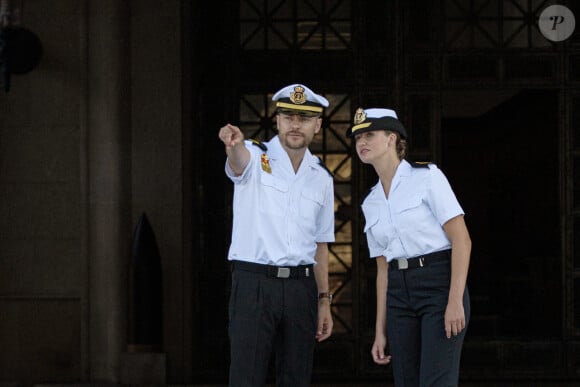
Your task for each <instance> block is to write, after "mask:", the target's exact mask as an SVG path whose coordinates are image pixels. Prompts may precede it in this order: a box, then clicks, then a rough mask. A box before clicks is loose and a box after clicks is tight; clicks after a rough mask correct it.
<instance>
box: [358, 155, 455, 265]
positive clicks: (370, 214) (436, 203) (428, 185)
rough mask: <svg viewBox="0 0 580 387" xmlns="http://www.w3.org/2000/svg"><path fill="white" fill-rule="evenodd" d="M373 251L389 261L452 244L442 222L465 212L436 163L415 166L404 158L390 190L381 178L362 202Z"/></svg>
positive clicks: (371, 253)
mask: <svg viewBox="0 0 580 387" xmlns="http://www.w3.org/2000/svg"><path fill="white" fill-rule="evenodd" d="M362 210H363V213H364V216H365V220H366V224H365V228H364V232H365V233H366V236H367V243H368V246H369V253H370V256H371V257H372V258H374V257H378V256H381V255H382V256H385V257H386V258H387V261H391V260H393V259H399V258H413V257H416V256H419V255H423V254H428V253H432V252H436V251H441V250H446V249H450V248H451V242H450V241H449V239H448V238H447V235H446V234H445V231H444V230H443V227H442V225H443V224H445V222H447V221H448V220H449V219H451V218H454V217H456V216H457V215H463V214H464V212H463V210H462V208H461V206H460V205H459V203H458V201H457V198H456V197H455V194H454V193H453V190H452V189H451V186H450V185H449V182H448V181H447V178H446V177H445V175H443V172H441V170H440V169H439V168H437V166H436V165H434V164H429V167H428V168H413V167H412V166H411V165H410V164H409V163H408V162H407V161H405V160H402V161H401V163H400V164H399V166H398V167H397V171H396V172H395V176H394V177H393V181H392V183H391V188H390V192H389V198H388V199H387V197H386V196H385V194H384V191H383V187H382V185H381V182H380V181H379V182H378V183H377V185H375V186H374V187H373V188H371V191H370V193H369V194H368V195H367V197H366V198H365V200H364V202H363V204H362Z"/></svg>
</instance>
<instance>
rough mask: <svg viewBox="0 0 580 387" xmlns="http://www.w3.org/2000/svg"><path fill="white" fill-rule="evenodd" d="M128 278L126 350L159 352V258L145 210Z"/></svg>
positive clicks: (161, 326)
mask: <svg viewBox="0 0 580 387" xmlns="http://www.w3.org/2000/svg"><path fill="white" fill-rule="evenodd" d="M129 277H130V278H129V284H130V288H129V340H128V343H129V346H128V351H129V352H156V351H160V350H161V348H162V344H163V341H162V340H163V309H162V305H163V296H162V295H163V288H162V271H161V257H160V255H159V248H158V246H157V241H156V239H155V234H154V233H153V229H152V228H151V225H150V223H149V220H148V219H147V216H146V215H145V213H143V214H142V215H141V217H140V218H139V222H138V224H137V227H136V228H135V233H134V236H133V247H132V257H131V265H130V268H129Z"/></svg>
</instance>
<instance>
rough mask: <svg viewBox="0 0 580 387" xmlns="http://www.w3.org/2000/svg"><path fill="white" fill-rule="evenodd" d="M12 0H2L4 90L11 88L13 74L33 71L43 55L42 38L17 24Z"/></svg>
mask: <svg viewBox="0 0 580 387" xmlns="http://www.w3.org/2000/svg"><path fill="white" fill-rule="evenodd" d="M15 14H17V12H15V11H14V9H13V8H12V6H11V4H10V0H0V72H1V74H2V83H3V85H4V91H6V92H8V91H9V90H10V75H11V74H26V73H28V72H30V71H32V70H33V69H34V68H35V67H36V66H37V65H38V64H39V63H40V58H41V57H42V44H41V43H40V39H38V37H37V36H36V35H35V34H34V33H33V32H32V31H30V30H28V29H26V28H23V27H21V26H18V25H16V24H17V23H15V21H14V18H15Z"/></svg>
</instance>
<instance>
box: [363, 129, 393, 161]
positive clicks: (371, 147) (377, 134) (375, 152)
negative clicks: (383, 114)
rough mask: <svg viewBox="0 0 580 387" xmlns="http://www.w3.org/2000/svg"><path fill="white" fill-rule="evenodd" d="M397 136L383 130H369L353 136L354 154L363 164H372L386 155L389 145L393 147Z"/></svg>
mask: <svg viewBox="0 0 580 387" xmlns="http://www.w3.org/2000/svg"><path fill="white" fill-rule="evenodd" d="M396 138H397V136H396V135H395V134H394V133H392V132H387V131H384V130H371V131H369V132H364V133H360V134H355V135H354V140H355V142H356V153H357V154H358V157H359V158H360V160H361V161H362V162H363V163H365V164H373V162H374V161H376V160H379V159H382V158H383V157H385V155H386V154H387V151H388V149H389V145H394V144H395V141H396Z"/></svg>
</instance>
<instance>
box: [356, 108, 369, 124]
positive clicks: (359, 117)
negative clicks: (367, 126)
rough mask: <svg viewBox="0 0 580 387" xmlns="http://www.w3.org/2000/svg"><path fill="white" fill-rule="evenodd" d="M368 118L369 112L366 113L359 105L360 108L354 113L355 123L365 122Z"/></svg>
mask: <svg viewBox="0 0 580 387" xmlns="http://www.w3.org/2000/svg"><path fill="white" fill-rule="evenodd" d="M366 119H367V114H366V113H365V111H364V110H363V108H360V107H359V108H358V109H356V112H355V113H354V120H353V123H354V124H355V125H358V124H360V123H363V122H364V121H365V120H366Z"/></svg>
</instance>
